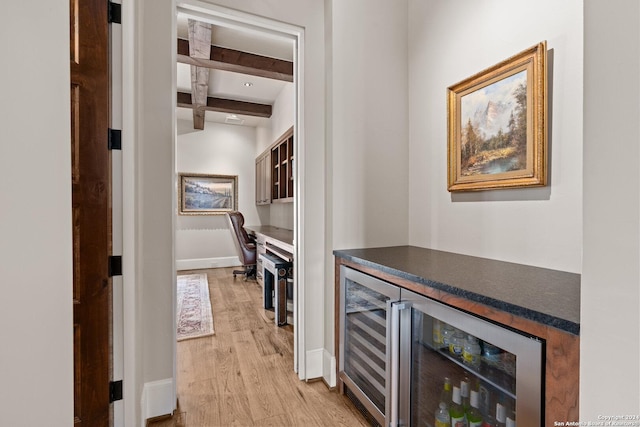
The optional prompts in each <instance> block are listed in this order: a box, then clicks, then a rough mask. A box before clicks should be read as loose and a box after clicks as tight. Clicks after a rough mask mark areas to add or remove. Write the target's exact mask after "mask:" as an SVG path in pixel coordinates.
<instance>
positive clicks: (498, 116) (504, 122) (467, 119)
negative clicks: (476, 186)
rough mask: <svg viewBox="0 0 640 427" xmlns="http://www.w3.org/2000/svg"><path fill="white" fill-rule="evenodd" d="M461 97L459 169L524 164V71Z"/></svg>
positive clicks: (519, 166) (469, 171)
mask: <svg viewBox="0 0 640 427" xmlns="http://www.w3.org/2000/svg"><path fill="white" fill-rule="evenodd" d="M466 97H469V98H468V102H465V97H463V102H462V108H463V110H462V116H463V118H464V121H463V123H464V126H463V128H462V129H461V152H460V158H461V169H462V174H463V175H477V174H488V173H499V172H506V171H510V170H519V169H523V168H525V167H526V158H527V156H526V149H527V80H526V71H523V72H520V73H517V74H514V75H513V76H509V77H508V78H506V79H504V80H501V81H498V82H495V83H493V84H492V85H489V86H487V87H485V88H482V89H481V90H479V91H476V92H474V93H472V94H469V95H466Z"/></svg>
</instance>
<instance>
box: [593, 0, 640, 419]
mask: <svg viewBox="0 0 640 427" xmlns="http://www.w3.org/2000/svg"><path fill="white" fill-rule="evenodd" d="M639 28H640V6H639V4H638V2H637V1H636V0H620V1H615V2H597V1H596V2H594V1H585V5H584V45H585V54H584V70H585V71H584V174H583V175H584V204H583V206H584V265H583V271H582V305H581V308H582V312H581V322H580V323H581V325H580V346H581V355H580V368H581V369H580V419H581V421H596V420H598V418H597V417H598V416H599V415H622V414H632V415H638V414H640V361H639V359H638V354H640V346H639V338H640V314H639V313H640V310H639V306H640V271H639V265H640V263H639V261H640V173H639V169H638V160H639V159H640V149H639V146H638V143H639V141H640V127H639V125H638V123H640V31H639V30H638V29H639ZM619 349H624V350H622V351H620V350H619ZM614 390H615V392H614Z"/></svg>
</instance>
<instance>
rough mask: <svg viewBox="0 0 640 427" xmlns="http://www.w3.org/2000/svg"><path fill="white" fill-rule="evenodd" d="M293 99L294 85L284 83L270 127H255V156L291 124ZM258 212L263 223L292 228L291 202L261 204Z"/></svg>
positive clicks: (294, 115) (293, 106)
mask: <svg viewBox="0 0 640 427" xmlns="http://www.w3.org/2000/svg"><path fill="white" fill-rule="evenodd" d="M295 100H296V93H295V85H294V84H286V85H284V86H283V88H282V90H281V91H280V93H279V94H278V97H277V99H276V100H275V102H274V104H273V114H272V115H271V121H270V122H271V128H256V138H257V141H258V143H257V145H258V147H259V148H258V152H257V154H256V156H257V155H259V154H261V153H262V152H264V150H266V149H267V148H268V147H270V146H271V144H273V143H274V142H275V141H277V140H278V138H280V137H281V136H282V135H283V134H284V133H285V132H286V131H287V130H289V128H291V127H292V126H293V124H294V123H295V119H296V113H295ZM294 154H295V153H294ZM258 213H259V215H260V219H261V220H262V223H263V224H269V225H273V226H275V227H281V228H286V229H289V230H293V227H294V217H295V215H294V210H293V203H272V204H270V205H262V206H259V207H258Z"/></svg>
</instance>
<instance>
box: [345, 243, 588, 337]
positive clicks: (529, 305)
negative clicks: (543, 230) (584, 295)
mask: <svg viewBox="0 0 640 427" xmlns="http://www.w3.org/2000/svg"><path fill="white" fill-rule="evenodd" d="M333 254H334V255H335V256H336V257H339V258H344V259H346V260H348V261H352V262H354V263H357V264H361V265H364V266H368V267H372V268H375V269H377V270H381V271H383V272H385V273H389V274H392V275H395V276H398V277H401V278H404V279H407V280H411V281H413V282H417V283H421V284H423V285H426V286H430V287H432V288H435V289H439V290H442V291H445V292H448V293H450V294H453V295H457V296H460V297H463V298H466V299H468V300H471V301H475V302H479V303H482V304H485V305H488V306H490V307H494V308H497V309H500V310H503V311H506V312H508V313H511V314H514V315H517V316H520V317H523V318H526V319H529V320H533V321H536V322H539V323H543V324H545V325H549V326H553V327H555V328H558V329H561V330H564V331H566V332H570V333H572V334H575V335H578V334H579V333H580V275H579V274H575V273H567V272H563V271H557V270H548V269H545V268H539V267H532V266H528V265H522V264H514V263H510V262H503V261H496V260H491V259H486V258H479V257H473V256H468V255H460V254H455V253H451V252H443V251H436V250H432V249H425V248H420V247H416V246H394V247H384V248H370V249H349V250H335V251H333Z"/></svg>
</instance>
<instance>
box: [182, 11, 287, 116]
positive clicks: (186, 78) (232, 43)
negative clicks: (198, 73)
mask: <svg viewBox="0 0 640 427" xmlns="http://www.w3.org/2000/svg"><path fill="white" fill-rule="evenodd" d="M187 20H188V18H187V16H186V15H184V14H180V13H179V14H178V17H177V30H178V37H179V38H183V39H188V29H187V28H188V24H187ZM211 44H213V45H216V46H220V47H225V48H228V49H235V50H240V51H243V52H249V53H253V54H256V55H262V56H268V57H272V58H278V59H284V60H287V61H293V40H288V39H284V38H276V37H274V36H273V35H268V36H267V35H263V34H258V33H256V32H254V31H249V30H246V31H245V30H240V29H236V28H233V29H232V28H227V27H223V26H218V25H213V26H212V29H211ZM247 82H249V83H251V86H247V85H245V83H247ZM291 84H293V83H288V82H284V81H281V80H273V79H267V78H264V77H257V76H249V75H246V74H239V73H233V72H230V71H223V70H210V71H209V91H208V95H209V96H212V97H218V98H226V99H234V100H238V101H246V102H255V103H259V104H270V105H273V103H274V101H275V100H276V98H277V97H278V94H279V93H280V91H282V89H283V88H284V87H285V85H291ZM176 85H177V89H178V91H179V92H189V93H191V67H190V66H189V65H187V64H180V63H179V64H177V82H176ZM176 116H177V118H178V119H183V120H193V112H192V110H191V109H190V108H180V107H178V108H176ZM227 116H228V114H226V113H219V112H215V111H206V113H205V121H210V122H218V123H225V122H228V121H227ZM237 117H238V119H240V120H241V121H242V125H244V126H265V127H269V122H270V119H267V118H261V117H253V116H246V115H241V114H238V115H237ZM232 122H234V124H238V123H239V121H237V120H232Z"/></svg>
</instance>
